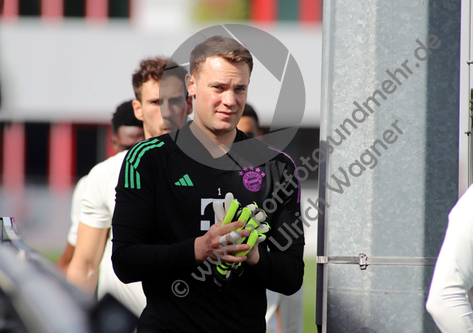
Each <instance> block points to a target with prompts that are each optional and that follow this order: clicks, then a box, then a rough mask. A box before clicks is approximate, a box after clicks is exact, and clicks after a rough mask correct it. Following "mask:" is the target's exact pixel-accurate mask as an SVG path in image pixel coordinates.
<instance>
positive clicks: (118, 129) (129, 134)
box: [56, 100, 144, 274]
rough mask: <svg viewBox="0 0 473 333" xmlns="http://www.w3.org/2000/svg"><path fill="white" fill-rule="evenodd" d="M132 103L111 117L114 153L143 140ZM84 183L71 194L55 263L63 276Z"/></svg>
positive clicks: (74, 236) (83, 180)
mask: <svg viewBox="0 0 473 333" xmlns="http://www.w3.org/2000/svg"><path fill="white" fill-rule="evenodd" d="M132 102H133V101H132V100H130V101H127V102H123V103H122V104H120V105H119V106H118V107H117V108H116V111H115V113H114V114H113V116H112V133H113V135H112V137H111V138H110V139H111V142H112V147H113V150H114V151H115V153H120V152H122V151H124V150H127V149H129V148H130V147H132V146H133V145H134V144H135V143H137V142H140V141H143V139H144V134H143V133H144V132H143V122H142V121H141V120H138V119H136V117H135V114H134V111H133V105H132ZM86 181H87V175H86V176H83V177H82V178H81V179H79V181H78V182H77V184H76V187H75V189H74V192H73V194H72V205H71V227H70V228H69V233H68V235H67V245H66V248H65V250H64V252H63V254H62V255H61V257H60V258H59V259H58V261H57V263H56V266H57V267H58V268H59V269H60V270H61V271H62V272H64V274H65V273H66V272H67V269H68V267H69V264H70V262H71V260H72V256H73V254H74V250H75V247H76V244H77V228H78V227H79V214H80V204H81V200H82V197H83V195H84V190H85V185H86Z"/></svg>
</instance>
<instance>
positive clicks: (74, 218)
mask: <svg viewBox="0 0 473 333" xmlns="http://www.w3.org/2000/svg"><path fill="white" fill-rule="evenodd" d="M86 184H87V176H84V177H82V178H81V179H79V181H78V182H77V184H76V187H75V188H74V192H73V193H72V205H71V227H70V228H69V233H68V234H67V242H68V243H69V244H71V245H72V246H76V245H77V229H78V228H79V215H80V205H81V200H82V196H83V195H84V191H85V185H86Z"/></svg>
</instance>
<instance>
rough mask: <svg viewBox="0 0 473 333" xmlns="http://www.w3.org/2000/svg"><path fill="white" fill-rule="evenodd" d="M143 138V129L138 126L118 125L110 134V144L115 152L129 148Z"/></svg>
mask: <svg viewBox="0 0 473 333" xmlns="http://www.w3.org/2000/svg"><path fill="white" fill-rule="evenodd" d="M144 139H145V136H144V131H143V128H142V127H139V126H125V125H123V126H120V127H118V130H117V133H115V135H113V136H112V146H113V150H115V152H116V153H119V152H121V151H124V150H127V149H130V148H131V147H133V146H134V145H135V144H136V143H138V142H140V141H143V140H144Z"/></svg>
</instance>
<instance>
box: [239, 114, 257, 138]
mask: <svg viewBox="0 0 473 333" xmlns="http://www.w3.org/2000/svg"><path fill="white" fill-rule="evenodd" d="M237 127H238V129H239V130H240V131H242V132H245V133H246V134H248V135H251V136H252V137H257V136H259V135H260V133H259V130H258V126H257V125H256V120H255V118H253V117H249V116H243V117H241V118H240V121H239V122H238V125H237Z"/></svg>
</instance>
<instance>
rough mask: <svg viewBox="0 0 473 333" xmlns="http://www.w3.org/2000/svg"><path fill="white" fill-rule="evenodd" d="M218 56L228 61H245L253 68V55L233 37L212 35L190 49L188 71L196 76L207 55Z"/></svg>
mask: <svg viewBox="0 0 473 333" xmlns="http://www.w3.org/2000/svg"><path fill="white" fill-rule="evenodd" d="M213 56H218V57H222V58H223V59H225V60H227V61H228V62H230V63H234V64H235V63H246V64H247V65H248V67H249V69H250V75H251V71H252V70H253V57H252V56H251V53H250V51H248V50H247V49H246V48H245V47H244V46H243V45H241V44H240V43H238V42H237V41H236V40H234V39H233V38H229V37H224V36H213V37H210V38H207V39H206V40H205V41H203V42H202V43H200V44H197V45H196V47H195V48H194V49H193V50H192V52H191V56H190V73H191V75H193V76H195V77H196V78H197V77H198V76H199V74H200V72H201V71H202V65H203V64H204V63H205V61H206V59H207V58H209V57H213Z"/></svg>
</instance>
